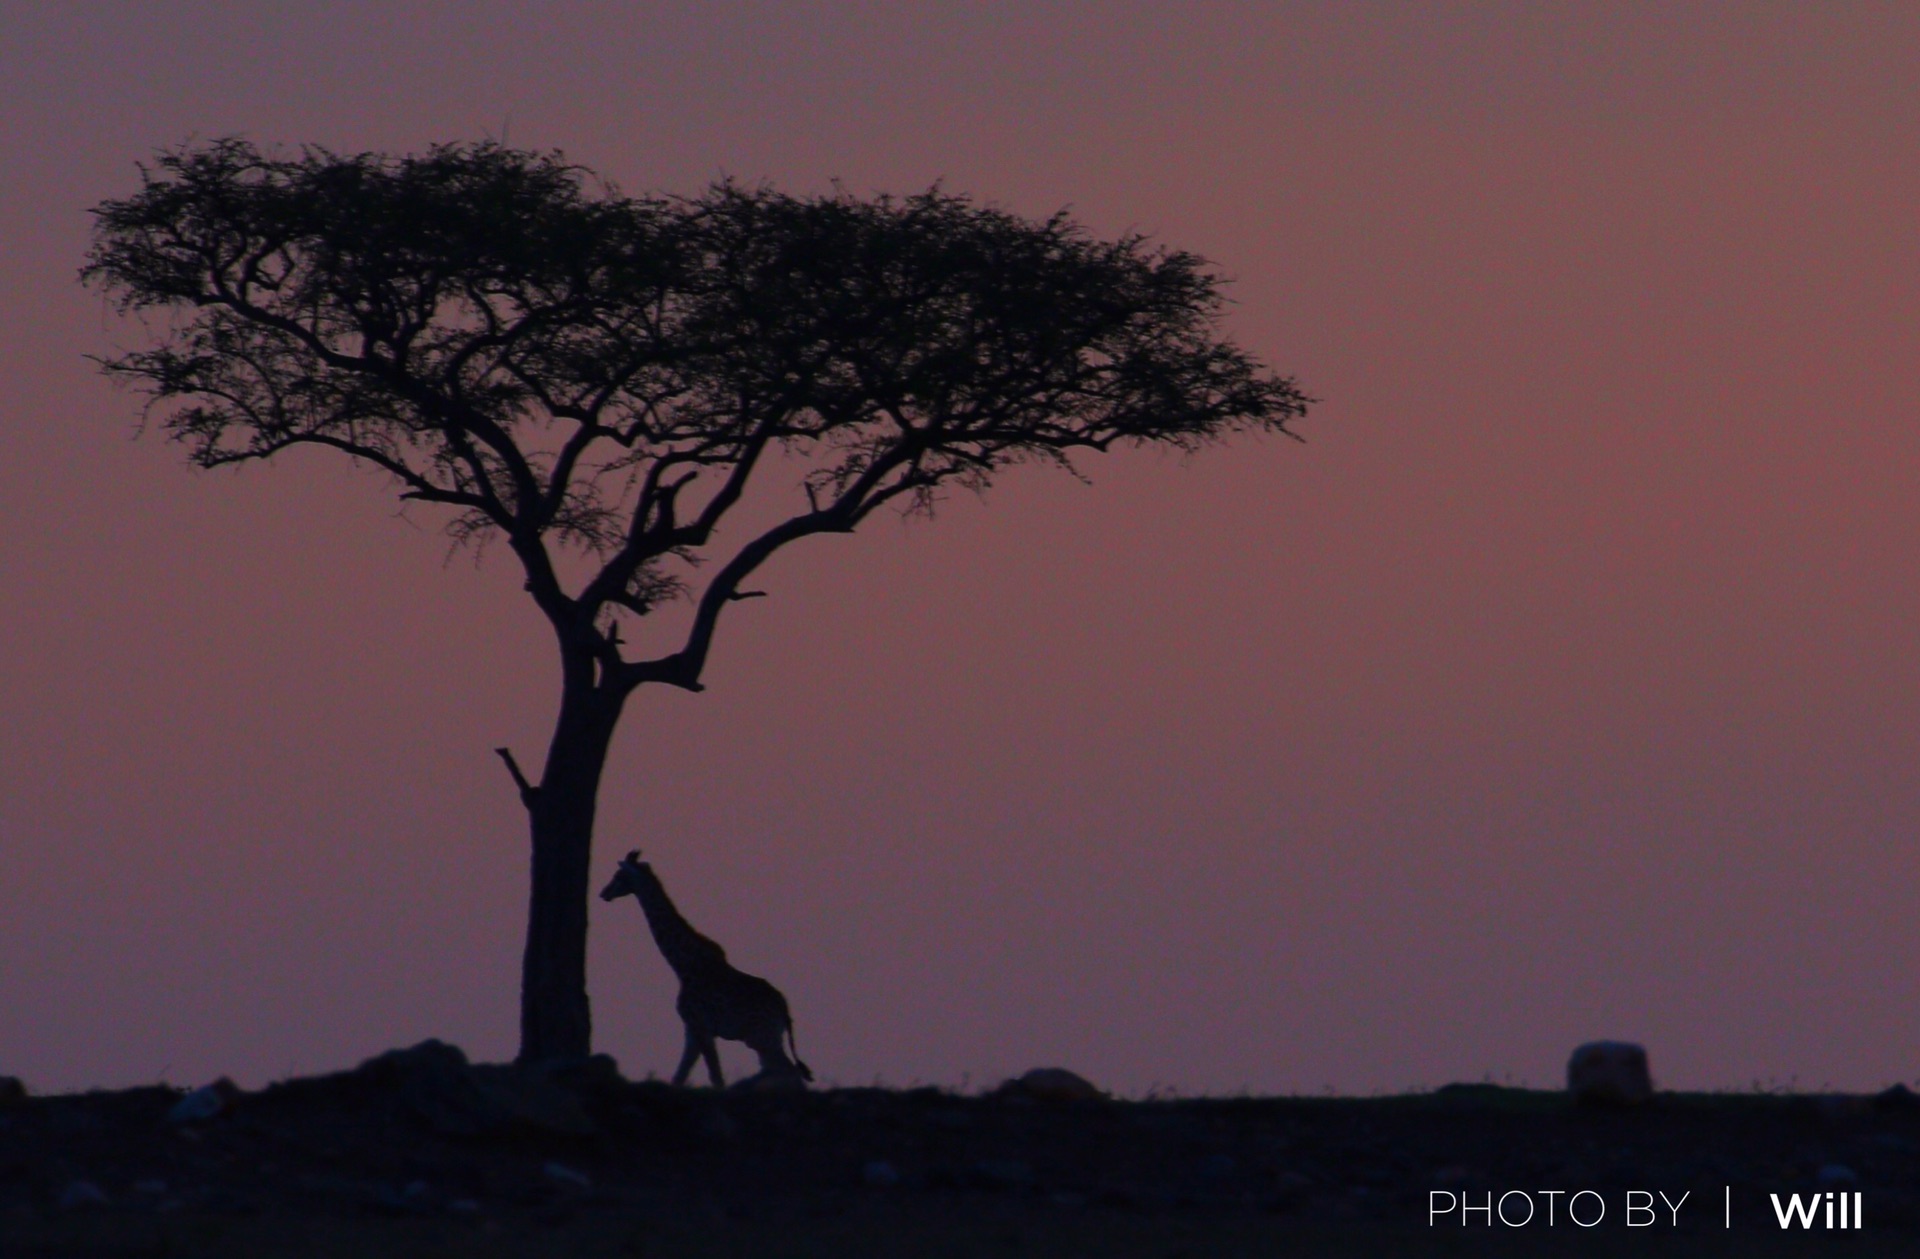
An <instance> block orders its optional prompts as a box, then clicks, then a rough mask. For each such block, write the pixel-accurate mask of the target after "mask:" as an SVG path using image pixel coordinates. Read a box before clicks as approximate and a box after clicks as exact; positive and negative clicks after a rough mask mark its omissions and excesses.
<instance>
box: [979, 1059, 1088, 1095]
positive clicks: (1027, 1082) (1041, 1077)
mask: <svg viewBox="0 0 1920 1259" xmlns="http://www.w3.org/2000/svg"><path fill="white" fill-rule="evenodd" d="M993 1096H995V1097H1026V1098H1031V1099H1033V1100H1034V1101H1042V1102H1090V1101H1099V1100H1101V1099H1103V1098H1105V1097H1106V1094H1105V1093H1103V1092H1101V1091H1100V1090H1099V1089H1097V1088H1095V1087H1094V1086H1093V1085H1092V1084H1090V1083H1088V1082H1087V1080H1086V1079H1085V1078H1084V1077H1082V1076H1078V1075H1075V1074H1074V1073H1073V1072H1071V1071H1069V1070H1067V1069H1066V1068H1065V1067H1035V1068H1034V1069H1033V1070H1031V1071H1029V1072H1027V1073H1026V1074H1025V1075H1023V1076H1019V1077H1017V1078H1015V1079H1011V1080H1008V1081H1007V1082H1006V1083H1005V1084H1002V1085H1001V1086H1000V1087H999V1088H997V1089H995V1090H994V1091H993Z"/></svg>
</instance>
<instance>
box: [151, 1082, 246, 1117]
mask: <svg viewBox="0 0 1920 1259" xmlns="http://www.w3.org/2000/svg"><path fill="white" fill-rule="evenodd" d="M239 1096H240V1088H239V1086H238V1085H236V1084H235V1083H234V1082H233V1081H232V1080H229V1079H228V1078H227V1077H226V1076H224V1075H223V1076H221V1077H220V1078H219V1079H217V1080H215V1081H214V1082H213V1083H212V1084H203V1085H201V1086H200V1087H199V1088H197V1089H195V1090H193V1091H192V1092H191V1093H188V1094H187V1095H186V1096H185V1097H182V1098H181V1099H180V1100H179V1101H177V1102H175V1103H174V1104H173V1109H172V1110H169V1111H168V1112H167V1122H168V1123H178V1124H187V1123H205V1122H206V1121H207V1120H209V1119H212V1118H213V1117H214V1116H216V1115H218V1114H220V1113H221V1112H222V1111H225V1110H227V1109H228V1108H230V1107H231V1106H232V1105H233V1103H234V1100H235V1099H236V1098H238V1097H239Z"/></svg>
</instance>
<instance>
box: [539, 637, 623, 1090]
mask: <svg viewBox="0 0 1920 1259" xmlns="http://www.w3.org/2000/svg"><path fill="white" fill-rule="evenodd" d="M569 672H572V671H569ZM622 698H623V697H620V696H616V695H609V694H607V693H604V692H602V691H600V690H599V689H598V688H596V687H594V686H593V685H592V684H591V683H583V682H581V681H577V680H575V679H573V678H570V679H569V681H568V683H567V684H566V686H565V689H564V690H563V692H562V695H561V701H560V716H559V720H558V721H557V722H556V723H555V726H554V732H553V742H552V744H551V745H550V746H549V748H548V750H547V764H546V768H545V770H544V772H543V773H542V774H541V778H540V784H539V786H538V787H535V788H534V789H533V790H532V791H531V792H528V793H526V804H527V818H528V823H529V828H530V830H531V832H532V840H533V854H532V867H533V868H532V886H531V889H530V891H529V894H528V903H527V948H526V953H525V955H524V957H523V959H522V963H521V971H520V1056H519V1061H521V1062H541V1061H547V1060H552V1059H577V1058H584V1057H586V1056H587V1055H588V1054H590V1053H592V1052H593V1016H592V1012H591V1010H590V1008H589V1006H588V1003H587V904H588V900H587V898H588V895H589V887H590V882H591V873H592V872H591V869H590V867H591V865H592V861H593V817H594V809H595V806H596V804H597V803H598V796H599V793H600V773H601V771H602V770H603V769H604V768H605V767H606V762H607V749H608V747H609V746H610V745H611V743H612V741H613V728H614V725H615V723H616V722H617V721H618V720H619V716H620V708H621V700H622Z"/></svg>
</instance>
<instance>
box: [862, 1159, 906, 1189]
mask: <svg viewBox="0 0 1920 1259" xmlns="http://www.w3.org/2000/svg"><path fill="white" fill-rule="evenodd" d="M860 1179H862V1180H864V1181H866V1182H867V1183H868V1184H869V1185H872V1186H873V1187H874V1188H876V1189H891V1188H893V1186H895V1185H897V1184H899V1183H900V1169H899V1168H897V1167H895V1166H894V1165H893V1164H892V1163H889V1162H887V1160H885V1159H883V1158H877V1159H874V1160H873V1161H872V1162H871V1163H868V1164H867V1165H866V1166H865V1167H862V1168H861V1169H860Z"/></svg>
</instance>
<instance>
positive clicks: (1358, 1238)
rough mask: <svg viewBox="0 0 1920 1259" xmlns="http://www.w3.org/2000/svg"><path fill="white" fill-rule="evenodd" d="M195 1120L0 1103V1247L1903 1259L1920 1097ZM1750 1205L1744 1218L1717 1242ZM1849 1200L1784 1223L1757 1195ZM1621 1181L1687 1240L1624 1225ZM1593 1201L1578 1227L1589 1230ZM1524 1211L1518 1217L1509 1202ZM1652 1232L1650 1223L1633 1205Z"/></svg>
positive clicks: (98, 1101)
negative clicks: (1809, 1219)
mask: <svg viewBox="0 0 1920 1259" xmlns="http://www.w3.org/2000/svg"><path fill="white" fill-rule="evenodd" d="M213 1102H214V1097H213V1095H212V1094H211V1093H209V1092H204V1091H203V1092H202V1093H200V1094H197V1095H195V1099H194V1101H193V1102H192V1103H188V1104H185V1105H183V1094H182V1093H180V1092H179V1091H176V1090H172V1089H166V1088H159V1087H154V1088H144V1089H131V1090H127V1091H123V1092H111V1093H108V1092H97V1093H86V1094H70V1095H63V1096H53V1097H40V1098H20V1097H11V1098H8V1099H6V1100H0V1256H16V1255H32V1256H83V1255H86V1256H93V1255H113V1256H155V1257H158V1256H170V1257H177V1259H194V1257H206V1259H215V1257H225V1256H248V1257H252V1256H280V1255H285V1256H310V1257H313V1259H321V1257H332V1256H352V1257H353V1259H387V1257H388V1256H394V1257H398V1256H423V1257H425V1256H449V1257H450V1256H479V1257H483V1259H484V1257H492V1256H521V1255H542V1256H545V1255H586V1256H608V1257H620V1259H640V1257H650V1259H667V1257H672V1256H717V1257H727V1256H769V1257H773V1259H778V1257H793V1259H799V1257H802V1256H822V1257H826V1256H833V1257H835V1259H840V1257H846V1259H859V1257H860V1256H879V1255H911V1256H927V1257H929V1259H939V1257H941V1256H955V1257H958V1256H975V1255H979V1256H996V1257H998V1256H1023V1255H1025V1256H1032V1255H1112V1256H1117V1257H1122V1259H1125V1257H1130V1256H1156V1257H1171V1256H1188V1257H1190V1259H1200V1257H1203V1256H1213V1255H1223V1256H1224V1255H1261V1256H1271V1255H1360V1256H1367V1255H1461V1256H1465V1255H1516V1256H1518V1255H1614V1254H1618V1255H1631V1256H1666V1255H1696V1254H1706V1255H1736V1254H1738V1255H1787V1254H1848V1255H1855V1254H1858V1255H1915V1256H1920V1102H1916V1100H1915V1098H1914V1097H1913V1095H1911V1094H1908V1093H1905V1092H1904V1091H1895V1092H1890V1093H1888V1094H1883V1095H1881V1096H1879V1097H1837V1096H1817V1097H1816V1096H1805V1095H1778V1094H1666V1095H1662V1096H1660V1097H1658V1098H1656V1099H1655V1100H1654V1101H1653V1102H1652V1103H1650V1104H1648V1105H1646V1106H1643V1107H1641V1108H1638V1109H1635V1110H1595V1109H1589V1108H1582V1107H1576V1106H1574V1105H1572V1104H1571V1103H1569V1102H1568V1101H1567V1100H1566V1098H1564V1097H1563V1096H1562V1095H1560V1094H1557V1093H1546V1092H1534V1091H1526V1090H1518V1089H1504V1088H1496V1087H1492V1086H1487V1085H1472V1086H1454V1087H1451V1088H1446V1089H1441V1090H1439V1091H1438V1092H1435V1093H1429V1094H1419V1095H1412V1096H1403V1097H1384V1098H1372V1099H1349V1098H1235V1099H1194V1100H1165V1101H1144V1102H1116V1101H1077V1102H1068V1101H1050V1100H1043V1099H1035V1098H1031V1097H1025V1096H1011V1095H1009V1096H987V1097H969V1096H957V1095H954V1094H950V1093H943V1092H939V1091H936V1090H932V1089H920V1090H913V1091H907V1092H894V1091H886V1090H879V1089H839V1090H832V1091H822V1092H814V1093H805V1094H789V1093H748V1092H738V1091H736V1092H730V1093H725V1094H721V1093H714V1092H711V1091H708V1090H704V1089H701V1090H694V1089H674V1088H670V1087H668V1086H666V1085H662V1084H657V1083H644V1084H641V1083H632V1082H629V1081H626V1080H624V1079H621V1078H620V1077H619V1076H618V1074H617V1073H616V1072H615V1071H614V1070H613V1067H612V1063H611V1062H610V1061H609V1060H605V1059H599V1060H595V1061H594V1062H592V1063H589V1064H586V1065H585V1066H583V1067H580V1068H576V1069H574V1070H571V1071H565V1072H556V1073H547V1074H541V1075H533V1074H528V1073H522V1072H516V1071H514V1070H512V1069H510V1068H506V1067H474V1066H469V1065H468V1064H467V1063H466V1062H465V1060H464V1059H463V1058H462V1057H461V1056H460V1055H459V1053H458V1051H457V1050H452V1049H449V1048H447V1047H445V1046H440V1045H438V1044H436V1043H435V1042H428V1044H426V1045H423V1046H417V1047H415V1048H414V1049H411V1050H406V1051H398V1052H395V1053H392V1054H387V1055H384V1056H382V1057H381V1058H377V1059H374V1060H372V1061H371V1062H369V1063H367V1064H365V1065H363V1066H362V1067H360V1068H359V1069H357V1070H355V1071H352V1072H346V1073H342V1074H339V1075H332V1076H324V1077H317V1078H311V1079H299V1080H289V1081H286V1082H284V1083H280V1084H276V1085H273V1086H271V1087H268V1088H266V1089H264V1090H262V1091H260V1092H257V1093H235V1092H227V1093H224V1094H222V1095H221V1097H220V1099H219V1102H218V1109H217V1113H213V1114H210V1115H203V1116H202V1117H200V1118H197V1119H193V1118H188V1117H187V1116H185V1115H183V1114H180V1113H179V1112H180V1111H181V1110H182V1109H191V1108H192V1106H193V1105H195V1104H198V1105H200V1107H201V1109H203V1110H205V1109H211V1108H212V1106H211V1105H210V1104H211V1103H213ZM1729 1186H1730V1187H1731V1193H1732V1199H1731V1200H1732V1222H1733V1227H1732V1228H1731V1229H1727V1228H1725V1227H1723V1220H1722V1213H1723V1209H1724V1200H1723V1195H1724V1194H1725V1193H1726V1192H1727V1189H1728V1187H1729ZM1551 1189H1561V1190H1566V1191H1568V1192H1569V1193H1571V1192H1573V1191H1578V1190H1583V1189H1588V1190H1593V1191H1594V1192H1595V1193H1597V1194H1599V1195H1600V1198H1599V1201H1601V1202H1603V1203H1604V1204H1605V1207H1606V1215H1605V1218H1604V1219H1602V1220H1601V1222H1600V1223H1598V1224H1597V1225H1595V1226H1594V1227H1592V1228H1580V1227H1577V1226H1574V1225H1572V1224H1571V1223H1570V1222H1569V1221H1568V1220H1567V1219H1566V1216H1565V1204H1566V1202H1567V1198H1566V1197H1565V1196H1563V1197H1561V1198H1559V1199H1558V1200H1557V1202H1556V1207H1557V1215H1556V1223H1555V1224H1553V1225H1552V1226H1548V1225H1547V1223H1546V1221H1545V1216H1544V1211H1545V1206H1546V1203H1547V1199H1545V1198H1543V1197H1535V1198H1534V1199H1533V1203H1534V1206H1535V1216H1534V1220H1533V1222H1532V1223H1530V1224H1528V1225H1526V1226H1524V1227H1506V1226H1504V1225H1502V1224H1501V1223H1499V1221H1498V1220H1495V1221H1494V1222H1493V1223H1492V1224H1491V1225H1489V1224H1486V1223H1483V1222H1482V1216H1481V1215H1480V1214H1478V1213H1476V1214H1474V1215H1473V1216H1472V1217H1471V1222H1470V1223H1466V1224H1463V1223H1462V1222H1461V1216H1460V1214H1459V1213H1458V1212H1457V1211H1456V1212H1454V1213H1453V1214H1452V1215H1451V1216H1449V1217H1448V1218H1446V1219H1444V1220H1441V1221H1438V1222H1435V1223H1433V1224H1431V1225H1430V1224H1429V1222H1428V1209H1429V1205H1430V1197H1429V1195H1430V1193H1431V1192H1432V1191H1435V1190H1439V1191H1442V1192H1443V1193H1446V1194H1454V1195H1459V1194H1465V1195H1466V1196H1467V1198H1468V1200H1469V1201H1471V1202H1486V1201H1488V1194H1492V1195H1493V1198H1494V1199H1495V1200H1497V1199H1498V1198H1499V1196H1500V1195H1501V1194H1502V1193H1505V1192H1506V1191H1508V1190H1522V1191H1528V1192H1532V1191H1540V1190H1551ZM1827 1189H1840V1190H1846V1191H1849V1192H1851V1191H1854V1190H1858V1191H1860V1193H1861V1194H1862V1200H1863V1202H1864V1204H1865V1215H1866V1226H1865V1227H1864V1228H1863V1229H1861V1230H1858V1231H1849V1232H1846V1233H1841V1232H1839V1231H1837V1230H1836V1231H1828V1230H1827V1229H1825V1228H1823V1227H1815V1228H1813V1229H1811V1230H1805V1231H1803V1230H1799V1229H1795V1230H1793V1231H1792V1232H1788V1233H1783V1232H1782V1230H1781V1229H1780V1228H1779V1226H1778V1224H1777V1223H1776V1221H1775V1219H1774V1215H1773V1211H1772V1209H1771V1207H1770V1206H1769V1205H1768V1194H1769V1193H1770V1192H1779V1193H1794V1192H1798V1193H1803V1194H1805V1193H1811V1192H1814V1191H1816V1190H1827ZM1629 1190H1646V1191H1654V1192H1656V1193H1658V1192H1661V1191H1664V1193H1665V1194H1666V1195H1667V1197H1668V1198H1669V1199H1673V1200H1677V1199H1679V1197H1680V1194H1681V1192H1682V1191H1688V1192H1690V1194H1691V1196H1690V1197H1689V1198H1688V1199H1687V1200H1686V1203H1685V1204H1684V1205H1683V1206H1682V1207H1681V1210H1680V1216H1679V1223H1678V1226H1677V1227H1676V1226H1675V1225H1674V1224H1673V1223H1672V1222H1671V1216H1670V1215H1669V1213H1668V1212H1667V1210H1666V1209H1665V1208H1664V1207H1663V1206H1659V1205H1658V1204H1659V1199H1658V1197H1655V1198H1654V1199H1653V1201H1654V1203H1655V1204H1656V1209H1657V1212H1658V1216H1657V1218H1658V1220H1659V1223H1658V1224H1656V1225H1654V1226H1651V1227H1640V1228H1629V1227H1627V1224H1626V1222H1625V1221H1626V1211H1625V1206H1626V1201H1627V1200H1626V1194H1627V1192H1628V1191H1629ZM1593 1201H1594V1200H1593V1199H1588V1200H1587V1205H1586V1209H1585V1210H1584V1211H1583V1215H1587V1216H1590V1215H1591V1207H1592V1203H1593ZM1509 1208H1510V1209H1509V1216H1510V1217H1511V1218H1515V1219H1518V1218H1520V1216H1521V1215H1522V1213H1523V1212H1522V1209H1521V1208H1522V1202H1521V1200H1520V1199H1519V1198H1518V1197H1516V1198H1513V1199H1511V1200H1510V1201H1509ZM1639 1218H1641V1219H1643V1220H1644V1219H1646V1218H1648V1217H1647V1216H1645V1215H1642V1216H1640V1217H1639Z"/></svg>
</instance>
